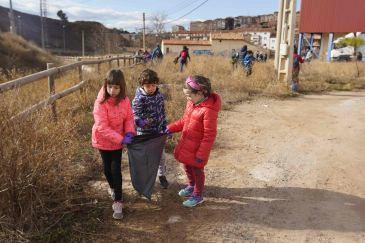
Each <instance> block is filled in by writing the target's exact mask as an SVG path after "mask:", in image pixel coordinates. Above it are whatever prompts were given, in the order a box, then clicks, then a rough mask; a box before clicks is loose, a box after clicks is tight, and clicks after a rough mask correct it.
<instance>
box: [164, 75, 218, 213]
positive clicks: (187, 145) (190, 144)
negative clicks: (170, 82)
mask: <svg viewBox="0 0 365 243" xmlns="http://www.w3.org/2000/svg"><path fill="white" fill-rule="evenodd" d="M183 91H184V94H185V96H186V99H187V104H186V109H185V113H184V116H183V117H182V118H181V119H180V120H178V121H176V122H174V123H172V124H169V125H168V126H167V131H166V133H167V134H171V133H174V132H181V137H180V140H179V143H178V144H177V146H176V148H175V151H174V155H175V158H176V160H178V161H179V162H180V163H182V164H183V167H184V170H185V172H186V175H187V178H188V185H187V187H185V188H184V189H182V190H180V191H179V193H178V194H179V195H180V196H182V197H188V199H187V200H185V201H184V202H183V205H184V206H185V207H194V206H196V205H197V204H199V203H202V202H203V201H204V200H203V189H204V180H205V174H204V166H205V165H206V164H207V163H208V158H209V154H210V150H211V149H212V146H213V143H214V140H215V137H216V134H217V118H218V112H219V111H220V109H221V99H220V97H219V95H218V94H217V93H213V92H212V89H211V83H210V80H209V79H208V78H206V77H203V76H198V75H197V76H192V77H188V78H187V80H186V82H185V86H184V90H183Z"/></svg>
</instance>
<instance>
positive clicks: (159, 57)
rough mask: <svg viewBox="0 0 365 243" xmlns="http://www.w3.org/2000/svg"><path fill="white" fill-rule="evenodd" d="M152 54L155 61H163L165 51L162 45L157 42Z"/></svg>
mask: <svg viewBox="0 0 365 243" xmlns="http://www.w3.org/2000/svg"><path fill="white" fill-rule="evenodd" d="M151 56H152V60H153V61H161V60H162V58H163V53H162V50H161V48H160V45H158V44H157V46H156V47H155V49H153V50H152V53H151Z"/></svg>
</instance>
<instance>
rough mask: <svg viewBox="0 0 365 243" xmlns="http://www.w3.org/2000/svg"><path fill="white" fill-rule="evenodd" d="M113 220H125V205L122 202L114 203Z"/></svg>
mask: <svg viewBox="0 0 365 243" xmlns="http://www.w3.org/2000/svg"><path fill="white" fill-rule="evenodd" d="M112 208H113V211H114V213H113V218H115V219H122V218H123V204H122V203H121V202H114V203H113V206H112Z"/></svg>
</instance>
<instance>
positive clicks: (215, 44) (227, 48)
mask: <svg viewBox="0 0 365 243" xmlns="http://www.w3.org/2000/svg"><path fill="white" fill-rule="evenodd" d="M244 45H247V48H248V49H249V50H252V51H256V50H258V47H257V46H254V45H250V44H248V43H246V42H244V41H243V40H212V45H209V46H208V45H204V46H202V45H188V46H187V47H188V48H189V53H190V54H192V53H193V51H194V50H209V51H212V52H213V53H214V54H215V55H227V54H231V52H232V49H235V50H236V51H238V50H239V49H241V48H242V47H243V46H244ZM183 46H184V45H183V44H181V45H176V44H174V45H171V44H165V43H162V46H161V48H162V52H163V53H164V54H178V53H180V51H181V50H182V48H183Z"/></svg>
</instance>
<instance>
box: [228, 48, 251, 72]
mask: <svg viewBox="0 0 365 243" xmlns="http://www.w3.org/2000/svg"><path fill="white" fill-rule="evenodd" d="M253 61H254V57H253V52H252V51H251V50H248V49H247V45H244V46H243V47H242V48H241V49H240V51H239V52H236V51H235V49H233V50H232V55H231V63H232V66H233V69H235V68H237V66H238V64H240V65H242V67H243V68H244V71H245V73H246V76H247V77H248V76H250V75H251V74H252V67H253Z"/></svg>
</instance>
